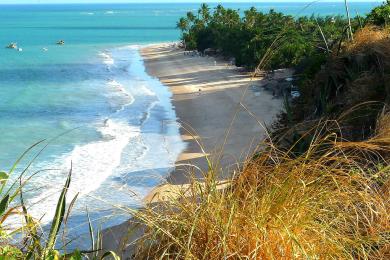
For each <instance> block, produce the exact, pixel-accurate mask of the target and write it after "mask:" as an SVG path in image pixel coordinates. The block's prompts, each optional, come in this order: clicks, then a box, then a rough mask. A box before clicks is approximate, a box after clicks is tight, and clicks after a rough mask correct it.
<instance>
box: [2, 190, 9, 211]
mask: <svg viewBox="0 0 390 260" xmlns="http://www.w3.org/2000/svg"><path fill="white" fill-rule="evenodd" d="M8 204H9V194H7V195H6V196H5V197H4V198H3V199H2V200H1V202H0V216H2V215H3V214H4V212H5V211H6V210H7V208H8Z"/></svg>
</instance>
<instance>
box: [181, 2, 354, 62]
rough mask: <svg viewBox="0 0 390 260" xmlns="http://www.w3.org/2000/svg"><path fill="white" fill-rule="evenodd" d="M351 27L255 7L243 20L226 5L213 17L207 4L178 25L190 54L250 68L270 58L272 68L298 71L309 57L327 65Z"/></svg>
mask: <svg viewBox="0 0 390 260" xmlns="http://www.w3.org/2000/svg"><path fill="white" fill-rule="evenodd" d="M359 21H360V22H359ZM361 22H362V21H361V20H360V18H355V19H353V20H352V21H351V23H352V27H353V30H356V29H357V28H358V27H359V25H360V24H361ZM347 25H348V23H347V22H346V19H345V18H343V17H342V16H336V17H315V16H314V15H313V16H311V17H299V18H294V17H292V16H290V15H284V14H282V13H278V12H275V11H274V10H270V11H269V13H262V12H258V11H257V10H256V8H254V7H252V8H251V9H249V10H247V11H245V12H244V16H243V17H240V15H239V12H238V11H237V10H232V9H225V8H224V7H223V6H221V5H218V6H217V7H216V8H215V10H213V11H212V12H211V10H210V8H209V7H208V6H207V5H206V4H203V5H202V6H201V7H200V9H199V10H198V13H197V14H193V13H191V12H189V13H187V16H186V17H183V18H181V19H180V21H179V22H178V24H177V26H178V28H180V30H181V31H182V40H183V42H184V43H185V46H186V48H187V49H189V50H192V49H197V50H199V51H201V52H202V51H204V50H205V49H207V48H212V49H215V50H218V51H219V52H220V54H222V55H224V56H225V57H233V58H235V60H236V65H238V66H245V67H248V68H254V67H256V66H257V65H258V64H259V63H260V61H261V60H262V59H263V58H264V57H265V56H267V57H269V61H267V68H281V67H289V66H294V65H297V64H299V63H300V62H301V61H302V59H303V58H305V57H313V56H314V57H316V59H319V60H324V57H325V55H326V54H328V53H329V52H330V50H331V49H332V48H333V46H335V45H337V44H339V41H340V40H341V39H342V36H343V35H345V34H346V31H347V28H348V26H347ZM347 37H348V36H347ZM272 46H273V48H272V50H271V53H268V52H269V48H270V47H272ZM266 54H267V55H266Z"/></svg>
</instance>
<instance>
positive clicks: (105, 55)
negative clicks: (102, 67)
mask: <svg viewBox="0 0 390 260" xmlns="http://www.w3.org/2000/svg"><path fill="white" fill-rule="evenodd" d="M99 56H100V57H102V58H103V63H104V64H106V65H113V64H114V59H113V58H112V57H111V55H110V54H109V53H108V52H107V51H104V52H100V53H99Z"/></svg>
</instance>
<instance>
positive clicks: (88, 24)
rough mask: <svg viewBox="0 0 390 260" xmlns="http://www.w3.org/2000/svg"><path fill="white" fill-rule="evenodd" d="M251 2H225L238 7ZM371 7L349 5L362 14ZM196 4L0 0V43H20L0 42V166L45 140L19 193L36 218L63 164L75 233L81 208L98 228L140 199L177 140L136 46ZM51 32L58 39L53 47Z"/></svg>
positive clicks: (165, 30) (335, 10)
mask: <svg viewBox="0 0 390 260" xmlns="http://www.w3.org/2000/svg"><path fill="white" fill-rule="evenodd" d="M251 5H252V4H226V6H227V7H231V8H235V9H241V11H242V10H244V9H247V8H249V7H250V6H251ZM375 5H378V3H351V4H350V9H351V12H352V14H356V13H359V14H365V13H367V12H368V11H369V10H371V9H372V7H374V6H375ZM198 6H199V5H198V4H128V5H123V4H117V5H35V6H33V5H29V6H28V5H21V6H16V5H7V6H4V5H0V46H6V45H7V44H8V43H10V42H17V43H18V46H19V48H21V51H16V50H10V49H6V48H0V97H1V102H0V133H1V135H0V168H1V169H5V170H7V169H9V168H10V167H11V165H12V163H13V162H14V161H15V159H16V158H17V157H18V156H19V155H20V154H21V153H22V152H23V151H24V150H25V149H26V148H27V147H29V146H30V145H31V144H33V143H34V142H36V141H39V140H42V139H47V140H49V141H50V144H49V145H48V147H47V148H46V149H45V150H44V152H43V153H42V154H41V155H40V156H39V157H38V158H37V160H36V161H35V162H34V164H33V165H32V167H31V169H30V174H31V173H33V172H34V171H36V170H38V169H40V170H41V169H50V170H47V171H43V172H40V173H38V174H37V175H36V177H35V178H34V179H33V181H32V182H31V183H30V186H29V188H30V189H29V190H28V191H26V194H25V197H26V198H27V200H28V202H29V203H30V204H34V206H32V207H31V212H32V213H33V214H34V216H35V217H37V218H39V217H42V216H44V218H43V220H44V222H45V221H46V222H47V221H49V220H50V218H51V217H52V213H53V212H52V211H53V210H54V208H53V207H54V204H55V201H56V199H57V196H58V191H59V189H60V187H61V185H62V184H63V182H64V180H65V177H66V173H67V171H68V170H69V168H70V165H71V162H72V163H73V181H72V186H71V192H70V196H73V195H75V194H76V193H77V192H80V196H79V199H78V202H77V205H76V207H75V210H74V212H73V215H72V216H73V217H72V219H71V221H70V223H71V225H73V227H72V228H74V229H76V230H83V229H84V228H85V225H84V226H82V224H83V223H85V206H86V205H88V207H89V210H90V211H91V212H92V213H91V214H92V216H93V217H94V218H95V219H100V220H101V219H104V220H105V223H106V224H105V225H106V226H107V225H112V224H116V223H119V222H120V221H121V220H123V219H124V218H126V217H127V216H128V215H126V214H123V213H121V211H117V210H115V208H116V207H115V206H113V205H114V204H120V205H126V206H132V207H134V206H137V205H139V200H140V198H142V196H144V195H145V194H146V193H147V192H148V191H149V190H150V189H151V188H153V187H154V186H155V185H157V183H158V182H160V181H161V179H162V178H163V177H164V176H165V175H166V174H167V173H168V172H169V169H171V167H172V166H173V164H174V161H175V159H176V156H177V155H178V154H179V153H180V151H182V149H183V148H184V144H183V143H182V142H181V140H180V138H179V130H178V125H177V123H176V120H177V119H176V115H175V112H174V110H173V107H172V105H171V102H170V98H171V94H170V93H169V91H168V90H167V89H166V88H165V87H164V86H163V85H161V84H160V83H159V82H158V81H157V80H156V79H153V78H151V77H150V76H148V75H147V74H146V73H145V68H144V66H143V61H142V59H141V57H140V55H139V52H138V48H139V46H140V45H145V44H149V43H155V42H170V41H177V40H178V38H179V32H178V31H177V30H176V29H175V23H176V21H177V20H178V19H179V17H181V16H183V15H185V13H186V12H187V11H195V10H196V9H197V8H198ZM211 6H215V4H214V5H211ZM255 6H256V7H257V8H258V9H259V10H263V11H268V10H269V9H270V8H274V9H275V10H276V11H281V12H284V13H287V14H292V15H298V14H299V15H311V14H313V13H314V14H316V15H336V14H343V13H344V6H343V4H342V3H316V4H313V5H310V6H306V4H302V3H288V4H287V3H279V4H272V3H262V4H255ZM60 39H64V40H65V42H66V44H65V45H64V46H58V45H56V44H55V43H56V41H58V40H60ZM65 133H66V134H65ZM53 138H54V139H53ZM49 141H46V143H48V142H49ZM35 151H37V149H36V150H35ZM21 166H23V164H22V165H21ZM53 195H55V196H53ZM38 202H39V203H38ZM35 203H36V204H35ZM114 211H115V212H114ZM120 215H122V216H120ZM111 216H114V217H111Z"/></svg>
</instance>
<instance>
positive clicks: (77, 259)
mask: <svg viewBox="0 0 390 260" xmlns="http://www.w3.org/2000/svg"><path fill="white" fill-rule="evenodd" d="M82 259H83V258H82V256H81V253H80V251H79V250H76V251H74V252H73V254H72V256H71V257H70V260H82Z"/></svg>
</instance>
